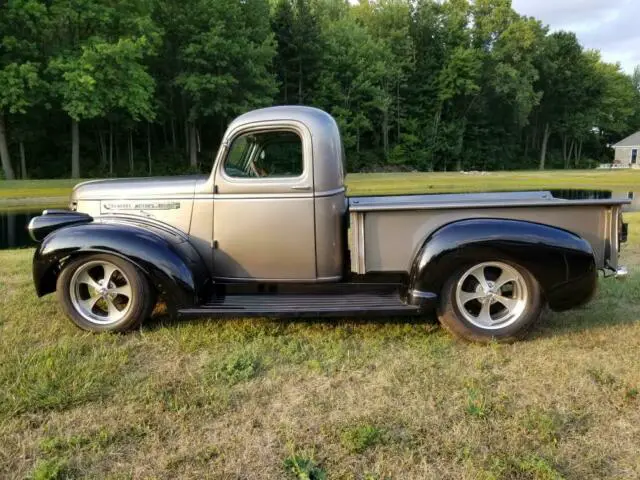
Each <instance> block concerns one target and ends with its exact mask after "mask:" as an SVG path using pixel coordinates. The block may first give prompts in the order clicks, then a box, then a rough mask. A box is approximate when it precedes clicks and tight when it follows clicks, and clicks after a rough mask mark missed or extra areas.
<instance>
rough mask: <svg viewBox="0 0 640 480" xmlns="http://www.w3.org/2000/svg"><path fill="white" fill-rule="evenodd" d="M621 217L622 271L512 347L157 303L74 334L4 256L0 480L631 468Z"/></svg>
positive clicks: (631, 330)
mask: <svg viewBox="0 0 640 480" xmlns="http://www.w3.org/2000/svg"><path fill="white" fill-rule="evenodd" d="M590 173H591V172H590ZM608 173H610V174H611V175H616V176H617V175H618V174H619V173H620V172H608ZM622 173H624V174H625V175H624V177H625V178H626V177H627V176H628V175H629V174H631V173H633V174H634V175H637V174H635V172H622ZM594 174H595V172H594ZM529 175H533V174H529ZM598 175H601V173H598ZM363 178H364V177H360V176H353V177H351V178H350V182H353V183H357V182H358V181H363ZM377 178H378V177H377V176H373V177H370V181H369V183H368V185H369V186H366V185H360V188H361V190H360V191H361V193H363V192H365V191H366V188H373V187H371V185H374V184H375V183H374V182H375V181H376V179H377ZM380 178H381V179H384V178H390V177H389V176H387V177H380ZM402 178H403V179H404V181H405V182H407V183H406V184H405V185H406V186H407V187H410V185H412V184H413V183H412V182H413V181H412V180H411V179H410V178H409V177H402ZM426 178H427V177H425V179H426ZM428 178H431V177H428ZM434 178H435V179H432V183H433V184H434V185H435V183H437V182H440V181H441V183H439V184H438V185H436V186H434V189H435V188H440V187H441V186H442V185H444V184H447V182H455V181H456V180H457V179H464V178H466V177H464V176H462V175H450V176H446V175H441V176H440V175H438V176H435V177H434ZM483 178H485V177H483ZM523 178H524V177H523ZM527 178H532V177H527ZM602 178H603V179H604V178H606V179H607V180H608V179H609V177H602ZM637 178H638V179H640V175H638V176H637ZM547 179H548V177H547ZM556 180H558V178H557V177H553V178H552V179H551V180H548V181H553V182H555V181H556ZM381 181H383V180H381ZM475 181H476V182H477V181H478V179H477V178H476V179H475ZM511 181H512V180H507V181H506V182H503V183H502V184H500V187H502V186H504V183H507V184H508V185H507V188H510V185H511V183H510V182H511ZM531 181H533V180H531ZM540 181H542V180H540ZM576 181H577V180H576ZM586 181H590V180H585V182H586ZM618 181H622V180H616V182H618ZM625 181H630V180H625ZM514 182H515V181H514ZM603 183H605V182H600V183H599V185H598V186H599V187H603V186H604V187H605V188H606V187H608V186H610V184H609V183H606V186H605V185H603ZM612 183H613V182H612ZM485 185H486V184H485ZM616 185H618V184H617V183H616ZM529 186H530V184H529V183H528V184H527V185H526V187H529ZM582 186H587V185H582ZM394 188H395V187H394ZM616 188H618V187H617V186H616ZM623 188H627V187H623ZM626 218H627V220H628V221H630V222H631V235H630V241H629V243H628V244H627V245H626V247H625V249H624V253H623V262H626V263H627V264H628V265H630V266H631V276H630V278H629V279H628V280H627V281H625V282H619V281H616V280H613V279H603V280H601V283H600V291H599V293H598V295H597V297H596V298H595V299H594V301H593V302H592V303H591V304H589V305H587V306H586V307H584V308H582V309H579V310H576V311H573V312H568V313H562V314H555V313H549V314H548V315H546V316H545V318H544V321H543V322H541V323H540V324H539V325H538V326H537V327H536V328H535V329H534V331H533V332H532V335H531V336H530V338H529V339H528V340H527V341H523V342H519V343H516V344H512V345H498V344H495V345H489V346H481V345H474V344H467V343H463V342H460V341H457V340H454V339H452V338H451V337H450V336H449V335H447V334H446V333H445V332H443V331H442V330H441V329H440V328H439V327H438V325H437V324H436V323H435V322H434V320H433V318H425V319H422V320H419V321H416V320H413V319H412V320H406V319H399V318H398V319H396V318H387V319H382V320H379V319H377V320H374V319H369V320H368V319H363V320H359V321H358V320H353V319H349V320H344V319H336V320H322V321H276V320H266V319H234V320H202V321H184V322H171V321H170V320H169V319H167V318H166V317H164V316H163V315H162V314H161V313H158V314H157V315H156V317H155V318H154V319H152V320H151V321H150V322H148V323H147V324H146V325H144V326H143V328H142V329H141V330H139V331H137V332H133V333H131V334H127V335H108V334H104V335H94V334H86V333H83V332H81V331H79V330H77V329H76V328H75V327H73V326H72V325H71V323H70V322H69V321H68V320H66V319H65V318H64V317H63V315H62V314H61V313H60V310H59V308H58V307H57V305H56V303H55V299H54V297H52V296H48V297H45V298H43V299H36V298H35V295H34V293H33V287H32V284H31V278H30V277H31V264H30V261H31V255H32V254H33V251H32V250H13V251H3V252H0V445H1V446H2V447H1V448H0V478H25V477H27V478H28V477H31V478H38V479H46V478H49V479H54V478H77V477H83V478H84V477H89V478H100V479H102V478H113V479H116V478H118V479H120V478H194V479H200V478H250V479H254V478H256V479H262V478H264V479H274V478H276V479H280V478H284V479H286V478H291V479H295V478H299V479H305V478H309V479H321V478H325V477H323V475H326V478H329V479H333V478H339V479H386V478H393V479H425V478H433V479H440V478H455V479H487V480H488V479H514V478H518V479H520V478H521V479H527V478H531V479H534V478H535V479H560V478H567V479H608V478H611V479H613V478H640V455H638V441H639V437H638V434H639V433H638V432H639V430H638V428H639V427H638V425H640V358H639V355H638V354H639V352H640V301H639V300H638V297H639V295H640V213H633V214H628V215H627V216H626ZM305 474H306V475H307V476H305Z"/></svg>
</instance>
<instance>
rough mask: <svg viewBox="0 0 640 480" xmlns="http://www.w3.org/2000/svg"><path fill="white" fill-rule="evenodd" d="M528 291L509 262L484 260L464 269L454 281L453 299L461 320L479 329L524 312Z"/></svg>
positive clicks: (503, 322) (511, 320) (510, 320)
mask: <svg viewBox="0 0 640 480" xmlns="http://www.w3.org/2000/svg"><path fill="white" fill-rule="evenodd" d="M528 297H529V292H528V289H527V283H526V282H525V279H524V277H523V276H522V274H521V273H520V272H518V270H516V269H515V268H514V267H512V266H511V265H508V264H506V263H503V262H485V263H481V264H478V265H475V266H473V267H471V268H470V269H469V270H467V271H466V272H465V273H464V274H463V275H462V277H460V280H459V281H458V283H457V284H456V291H455V298H456V304H457V307H458V309H459V310H460V313H461V314H462V316H463V317H464V319H465V320H467V321H468V322H470V323H472V324H473V325H475V326H477V327H480V328H483V329H499V328H504V327H507V326H509V325H511V324H513V323H515V322H516V321H518V319H519V318H520V317H522V315H523V314H524V312H525V310H526V306H527V300H528Z"/></svg>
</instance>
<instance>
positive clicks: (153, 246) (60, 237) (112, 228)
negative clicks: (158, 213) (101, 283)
mask: <svg viewBox="0 0 640 480" xmlns="http://www.w3.org/2000/svg"><path fill="white" fill-rule="evenodd" d="M92 253H108V254H112V255H117V256H119V257H121V258H124V259H126V260H128V261H130V262H131V263H133V264H134V265H136V266H137V267H138V268H139V269H140V270H141V271H142V272H144V274H145V275H146V276H147V278H148V279H149V280H150V283H151V284H152V285H153V287H154V288H155V289H156V290H157V291H158V293H159V294H160V295H162V296H163V297H164V298H165V299H166V301H167V305H168V307H169V309H170V310H172V311H175V310H177V309H181V308H190V307H193V306H194V305H197V304H200V303H202V302H204V301H205V300H206V299H207V298H208V297H209V295H210V290H211V280H210V277H209V274H208V272H207V271H206V269H205V267H204V262H203V261H202V258H200V256H199V255H198V253H197V252H196V250H195V249H194V248H193V246H192V245H191V244H190V243H188V242H186V241H185V240H184V237H182V236H178V235H174V234H172V233H171V232H170V231H168V230H165V229H162V228H158V227H153V226H151V225H144V226H137V225H135V224H133V223H132V222H120V223H116V222H109V223H97V222H92V223H88V224H76V225H71V226H66V227H63V228H61V229H59V230H56V231H54V232H53V233H50V234H49V235H48V236H47V238H45V240H44V241H43V242H42V243H41V244H40V246H39V247H38V249H37V250H36V252H35V255H34V262H33V279H34V283H35V286H36V292H37V294H38V295H39V296H42V295H46V294H47V293H52V292H54V291H55V283H56V280H57V277H58V274H59V272H60V265H61V262H62V261H64V260H65V259H68V258H75V257H76V256H78V255H86V254H92Z"/></svg>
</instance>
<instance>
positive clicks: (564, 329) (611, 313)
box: [144, 295, 640, 341]
mask: <svg viewBox="0 0 640 480" xmlns="http://www.w3.org/2000/svg"><path fill="white" fill-rule="evenodd" d="M599 297H600V298H602V297H603V295H600V296H599ZM638 298H640V296H639V297H638ZM247 319H248V318H247V317H240V316H239V317H237V318H233V317H228V318H215V317H211V318H207V317H204V318H192V319H179V318H172V317H171V316H170V315H168V314H167V313H166V312H164V311H157V312H155V313H154V315H153V316H152V318H150V319H149V320H147V321H146V322H145V323H144V329H145V330H146V331H152V332H153V331H157V330H161V329H164V328H175V327H178V326H180V325H189V326H200V325H206V324H210V323H212V322H217V323H220V322H224V323H226V322H228V323H232V322H237V321H244V320H247ZM251 319H252V320H254V321H256V322H264V323H265V325H266V324H269V325H274V324H275V325H277V326H281V327H287V326H290V325H296V326H308V327H309V328H315V327H328V328H331V327H334V328H336V329H338V328H340V329H347V330H349V329H358V328H360V327H376V326H378V327H382V326H389V327H402V326H407V327H421V328H423V329H424V330H425V333H427V334H434V333H437V332H440V331H444V329H443V328H442V327H441V326H440V323H439V322H438V318H437V315H436V312H435V311H428V312H425V313H424V315H420V316H417V317H402V316H400V317H386V316H372V317H367V316H353V317H305V316H301V317H277V316H268V317H252V318H251ZM635 323H640V302H637V301H636V302H632V301H629V302H628V303H627V304H620V303H615V302H612V301H611V300H610V299H607V300H606V301H604V299H603V300H599V299H596V300H595V301H594V302H593V303H591V304H588V305H586V306H585V307H582V308H580V309H577V310H573V311H569V312H552V311H550V310H547V311H545V313H544V314H543V316H542V318H541V320H540V321H539V322H538V323H537V324H536V325H534V326H533V328H532V329H531V331H530V332H529V334H528V335H526V337H525V339H524V341H533V340H537V339H549V338H554V337H561V336H566V335H572V334H578V333H583V332H588V331H594V332H595V331H597V330H602V329H607V328H610V327H616V326H624V325H632V324H635ZM461 341H462V340H461Z"/></svg>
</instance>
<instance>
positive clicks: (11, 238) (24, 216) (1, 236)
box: [0, 190, 640, 250]
mask: <svg viewBox="0 0 640 480" xmlns="http://www.w3.org/2000/svg"><path fill="white" fill-rule="evenodd" d="M552 192H553V194H554V196H558V197H563V198H572V199H585V200H586V199H599V198H615V199H629V200H631V204H630V205H626V206H625V207H624V208H623V211H625V212H638V211H640V192H609V191H604V190H603V191H600V190H590V191H584V190H582V191H580V190H552ZM42 210H43V209H42V208H38V209H34V210H21V211H17V212H14V211H7V210H5V211H3V210H2V209H0V250H6V249H10V248H25V247H33V246H34V245H35V243H34V241H33V240H31V237H30V236H29V232H27V225H28V224H29V221H30V220H31V218H33V217H36V216H38V215H40V214H41V213H42Z"/></svg>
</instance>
